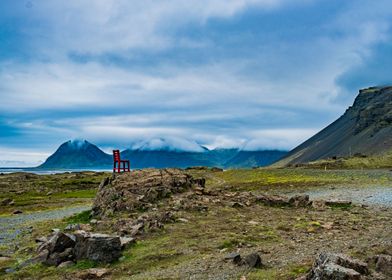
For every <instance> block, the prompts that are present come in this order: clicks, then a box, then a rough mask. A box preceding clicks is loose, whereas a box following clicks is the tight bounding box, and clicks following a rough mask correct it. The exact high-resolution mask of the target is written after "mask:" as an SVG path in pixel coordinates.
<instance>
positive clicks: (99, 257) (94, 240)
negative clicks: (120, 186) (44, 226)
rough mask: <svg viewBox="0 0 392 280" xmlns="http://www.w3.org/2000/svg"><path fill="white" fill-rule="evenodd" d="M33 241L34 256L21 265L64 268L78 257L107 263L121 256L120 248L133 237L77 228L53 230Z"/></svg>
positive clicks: (132, 240) (130, 241) (131, 241)
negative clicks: (71, 230) (75, 229)
mask: <svg viewBox="0 0 392 280" xmlns="http://www.w3.org/2000/svg"><path fill="white" fill-rule="evenodd" d="M37 242H38V243H39V246H38V249H37V255H36V256H35V257H34V258H32V259H30V260H28V261H27V262H26V263H24V264H23V265H22V267H23V266H26V265H29V264H32V263H43V264H46V265H50V266H59V267H66V266H69V265H72V264H74V263H76V262H77V261H79V260H90V261H94V262H97V263H111V262H114V261H116V260H118V259H119V258H120V257H121V251H122V249H124V248H125V247H127V246H128V245H129V244H131V243H133V242H134V239H133V238H129V237H120V236H116V235H107V234H101V233H89V232H86V231H83V230H77V231H75V232H74V233H72V234H70V233H64V232H61V231H56V232H54V233H53V234H52V235H51V236H49V237H48V238H44V237H43V238H39V239H37Z"/></svg>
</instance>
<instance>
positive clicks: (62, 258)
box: [43, 248, 73, 266]
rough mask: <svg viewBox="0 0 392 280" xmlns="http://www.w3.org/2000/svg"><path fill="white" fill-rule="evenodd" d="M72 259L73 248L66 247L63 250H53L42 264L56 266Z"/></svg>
mask: <svg viewBox="0 0 392 280" xmlns="http://www.w3.org/2000/svg"><path fill="white" fill-rule="evenodd" d="M72 259H73V248H66V249H65V250H64V251H63V252H53V253H51V254H50V255H49V256H48V258H47V259H46V260H45V261H43V263H44V264H47V265H53V266H58V265H59V264H61V263H63V262H66V261H70V260H72Z"/></svg>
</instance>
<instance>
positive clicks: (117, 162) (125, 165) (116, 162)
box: [113, 150, 130, 173]
mask: <svg viewBox="0 0 392 280" xmlns="http://www.w3.org/2000/svg"><path fill="white" fill-rule="evenodd" d="M121 165H122V166H121ZM116 171H117V172H118V173H120V172H121V171H124V172H130V164H129V160H121V158H120V151H119V150H113V172H114V173H115V172H116Z"/></svg>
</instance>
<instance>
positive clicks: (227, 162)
mask: <svg viewBox="0 0 392 280" xmlns="http://www.w3.org/2000/svg"><path fill="white" fill-rule="evenodd" d="M200 147H201V150H200V152H198V151H184V150H181V149H176V148H171V149H166V148H162V146H159V147H158V148H157V149H156V150H153V149H150V148H149V149H143V148H140V147H135V148H129V149H126V150H123V151H121V157H122V158H124V159H129V160H130V161H131V168H148V167H151V168H167V167H178V168H186V167H191V166H207V167H213V166H216V167H222V168H232V167H235V168H245V167H256V166H266V165H269V164H271V163H272V162H274V161H276V160H278V159H279V158H281V157H282V156H283V155H285V154H286V152H285V151H277V150H272V151H271V150H259V151H242V150H240V149H236V148H231V149H222V148H218V149H213V150H209V149H208V148H206V147H204V146H201V145H200ZM112 164H113V159H112V155H110V154H107V153H105V152H103V151H102V150H100V149H99V148H98V147H97V146H95V145H94V144H92V143H90V142H88V141H86V140H70V141H67V142H65V143H63V144H61V145H60V147H59V148H58V149H57V150H56V152H55V153H54V154H52V155H51V156H50V157H48V159H47V160H46V161H45V162H44V163H43V164H41V165H40V166H38V168H39V169H56V168H61V169H82V168H97V169H109V168H111V167H112Z"/></svg>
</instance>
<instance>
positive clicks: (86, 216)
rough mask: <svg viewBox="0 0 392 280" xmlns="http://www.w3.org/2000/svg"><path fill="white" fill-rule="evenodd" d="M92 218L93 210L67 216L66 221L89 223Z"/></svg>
mask: <svg viewBox="0 0 392 280" xmlns="http://www.w3.org/2000/svg"><path fill="white" fill-rule="evenodd" d="M90 219H91V211H90V210H88V211H83V212H81V213H79V214H76V215H73V216H71V217H69V218H66V219H65V221H66V222H67V223H70V224H78V223H80V224H87V223H88V222H90Z"/></svg>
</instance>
